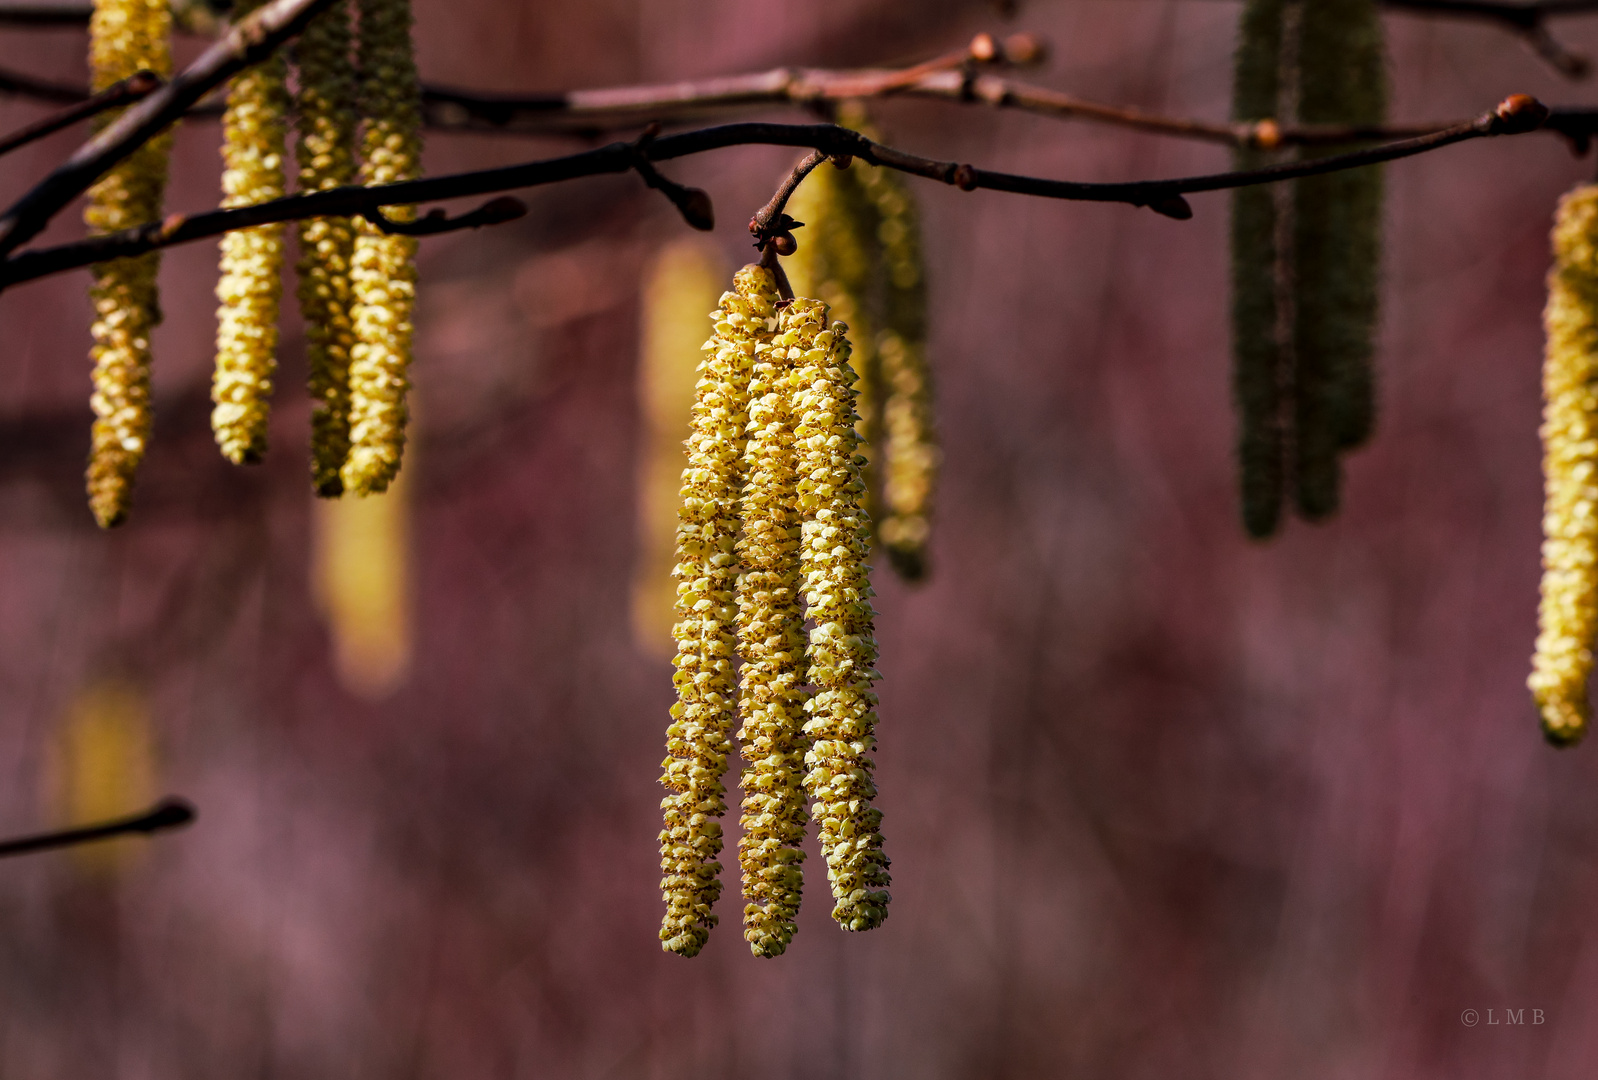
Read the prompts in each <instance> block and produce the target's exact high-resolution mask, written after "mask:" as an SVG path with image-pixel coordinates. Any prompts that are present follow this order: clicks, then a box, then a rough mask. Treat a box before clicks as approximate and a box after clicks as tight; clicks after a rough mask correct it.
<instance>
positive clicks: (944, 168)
mask: <svg viewBox="0 0 1598 1080" xmlns="http://www.w3.org/2000/svg"><path fill="white" fill-rule="evenodd" d="M1547 116H1548V110H1547V109H1546V108H1545V107H1544V106H1543V105H1542V104H1541V103H1540V102H1538V101H1537V100H1536V99H1534V98H1531V97H1528V96H1526V95H1524V94H1517V95H1515V96H1513V97H1511V98H1509V99H1507V100H1506V101H1505V102H1504V103H1503V104H1502V105H1500V106H1499V107H1498V108H1497V109H1496V110H1494V111H1493V112H1490V113H1487V114H1485V115H1484V116H1482V117H1480V118H1479V119H1477V120H1474V121H1472V122H1471V123H1468V124H1460V125H1458V126H1456V127H1452V128H1449V129H1447V130H1445V131H1439V132H1435V133H1433V134H1430V135H1425V136H1422V137H1420V138H1415V139H1405V140H1401V141H1399V142H1394V143H1388V144H1387V145H1385V146H1377V147H1372V148H1370V149H1366V150H1360V151H1358V152H1356V153H1351V154H1340V155H1336V156H1332V157H1324V158H1316V159H1314V160H1312V161H1303V162H1292V163H1287V164H1282V165H1275V166H1272V167H1270V168H1267V169H1258V170H1253V171H1249V172H1230V173H1216V174H1213V175H1207V176H1193V177H1185V178H1181V179H1173V180H1142V181H1134V182H1130V183H1123V184H1115V183H1111V184H1095V183H1077V182H1074V181H1069V180H1047V179H1042V178H1039V177H1032V176H1016V175H1013V174H1010V173H1001V172H990V171H987V170H984V169H976V168H973V167H972V166H970V165H964V164H960V163H958V162H952V161H936V160H934V159H932V158H924V157H919V156H917V155H915V154H907V153H905V152H904V151H902V150H895V149H893V148H892V147H889V146H883V145H881V144H880V143H875V142H872V141H871V140H870V139H868V138H866V137H865V136H863V135H861V134H860V133H859V132H856V131H850V130H849V129H848V128H842V127H837V126H835V125H832V124H726V125H723V126H721V127H714V128H705V129H703V130H700V131H689V132H684V133H682V134H679V135H667V136H663V137H661V138H658V139H655V140H653V141H651V142H648V143H647V144H645V145H643V146H640V145H638V144H637V143H612V144H611V145H610V146H605V147H601V148H599V149H597V150H588V151H584V152H583V153H579V154H570V155H568V156H566V157H561V158H554V159H552V160H548V161H534V162H529V163H527V164H524V165H511V166H506V167H504V168H499V169H484V170H482V171H479V172H470V173H457V174H455V175H453V176H438V177H425V178H423V179H420V180H407V181H404V182H402V183H396V184H384V185H380V186H376V187H343V188H333V189H331V190H328V191H317V192H309V193H305V194H300V195H291V196H288V197H287V198H283V199H274V200H272V201H271V202H265V203H258V204H256V205H254V206H243V207H239V208H237V209H232V210H212V211H209V212H207V213H202V214H195V215H193V216H190V217H184V216H183V215H179V214H174V215H172V216H171V217H169V218H168V219H167V220H166V221H164V222H159V223H155V222H152V223H151V224H148V225H144V226H141V227H139V228H136V229H128V230H125V231H123V232H119V233H111V234H109V235H106V236H97V237H91V238H89V239H87V240H80V241H77V242H75V243H70V244H61V245H59V246H57V247H52V248H45V249H43V250H40V251H28V252H23V253H21V254H19V255H14V256H12V257H11V258H9V259H7V260H6V261H5V262H3V263H0V286H4V285H13V284H16V283H18V282H22V281H30V280H32V279H34V278H38V277H43V276H45V275H47V274H54V273H59V272H60V271H63V270H71V269H74V268H76V267H81V266H88V265H90V264H92V263H96V262H103V261H105V260H107V259H115V258H124V257H127V256H132V255H142V254H144V253H145V252H147V251H154V250H156V249H158V248H165V247H171V246H173V245H175V244H182V243H188V242H190V241H194V240H200V239H203V238H206V237H211V236H218V235H220V234H222V233H224V232H228V231H230V230H233V229H243V228H249V227H250V226H252V225H266V224H270V223H273V222H279V221H298V220H302V219H304V218H310V217H356V216H360V215H363V214H365V213H366V212H367V211H368V210H371V209H373V208H376V207H383V206H398V205H406V204H410V203H419V202H432V201H436V200H440V199H451V198H460V197H463V196H472V195H487V194H494V193H497V192H503V191H511V190H515V189H518V188H527V187H536V186H539V185H542V184H553V183H558V182H560V181H563V180H575V179H577V178H578V177H583V176H599V175H603V174H607V173H622V172H627V171H629V170H631V169H634V168H636V167H637V166H636V163H637V160H638V156H639V155H640V154H642V155H644V156H645V157H646V158H647V159H648V160H650V161H668V160H671V159H674V158H679V157H686V156H688V155H690V154H700V153H705V152H707V151H710V150H719V149H723V148H725V147H730V146H748V145H766V146H804V147H810V148H812V149H814V150H818V151H820V152H821V153H822V154H823V155H826V156H828V157H838V158H842V157H858V158H860V159H862V160H863V161H866V162H867V163H869V164H873V165H881V166H885V167H887V168H890V169H897V170H899V171H900V172H906V173H911V174H913V175H915V176H922V177H926V178H928V179H931V180H939V181H942V182H943V183H946V184H953V185H955V186H957V187H959V188H961V189H962V190H965V191H973V190H977V189H987V190H990V191H1009V192H1015V193H1017V194H1023V195H1034V196H1038V197H1041V198H1049V199H1070V200H1078V201H1087V202H1118V203H1126V204H1128V205H1131V206H1147V207H1149V208H1151V209H1153V210H1155V211H1157V212H1159V213H1162V214H1165V215H1166V216H1168V217H1174V218H1186V217H1190V216H1192V210H1191V208H1190V207H1189V206H1188V205H1187V202H1186V200H1185V199H1183V197H1182V196H1183V195H1184V194H1191V193H1194V192H1201V191H1220V190H1224V189H1227V188H1236V187H1247V186H1250V185H1253V184H1264V183H1272V182H1274V181H1278V180H1290V179H1293V178H1295V177H1300V176H1314V175H1317V174H1320V173H1329V172H1338V171H1341V170H1343V169H1352V168H1358V167H1360V166H1363V165H1374V164H1377V163H1379V162H1383V161H1393V160H1396V159H1398V158H1403V157H1410V156H1412V155H1414V154H1421V153H1426V152H1427V151H1430V150H1436V149H1439V148H1441V147H1444V146H1449V145H1451V144H1453V143H1456V142H1464V141H1466V140H1468V139H1476V138H1483V137H1486V136H1495V135H1516V134H1521V133H1523V132H1527V131H1534V130H1536V128H1537V127H1538V125H1540V124H1541V123H1542V122H1543V120H1545V119H1546V118H1547Z"/></svg>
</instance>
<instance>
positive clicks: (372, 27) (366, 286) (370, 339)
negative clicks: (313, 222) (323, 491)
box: [342, 0, 422, 495]
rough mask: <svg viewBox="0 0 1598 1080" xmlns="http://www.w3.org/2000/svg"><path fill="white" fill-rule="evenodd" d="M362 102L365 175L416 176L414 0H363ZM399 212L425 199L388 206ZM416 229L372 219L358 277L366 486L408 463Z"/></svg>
mask: <svg viewBox="0 0 1598 1080" xmlns="http://www.w3.org/2000/svg"><path fill="white" fill-rule="evenodd" d="M360 16H361V18H360V40H359V48H358V50H357V53H358V60H359V67H360V71H361V78H362V82H361V93H360V108H361V115H362V117H363V119H364V121H365V127H364V129H363V130H362V132H361V138H360V150H361V173H360V179H361V182H362V183H363V184H389V183H393V182H395V181H399V180H409V179H412V178H414V177H415V176H417V175H418V174H419V172H420V169H421V150H422V143H421V97H420V90H419V88H418V86H417V81H416V63H415V60H414V59H413V57H412V55H411V7H410V0H360ZM385 213H386V214H387V216H388V217H389V218H391V219H393V220H395V221H410V220H413V219H414V218H415V214H416V210H415V207H410V206H405V207H398V206H391V207H388V208H387V209H386V210H385ZM415 256H416V239H415V238H414V237H410V236H399V235H390V234H387V233H384V232H383V231H382V230H381V229H379V228H378V227H377V226H375V225H373V224H371V223H370V222H367V221H362V222H360V223H359V226H358V228H357V231H356V238H355V253H354V256H353V260H352V263H351V275H350V276H351V282H352V286H353V295H354V299H355V307H354V313H353V322H354V330H355V345H354V348H353V349H352V350H351V354H350V452H349V457H348V458H347V459H345V462H344V466H343V470H342V477H343V481H344V489H345V490H346V491H352V492H354V493H356V494H357V495H366V494H369V493H371V492H374V491H382V490H384V489H385V488H387V487H388V485H389V482H390V481H391V480H393V479H394V476H395V474H396V473H398V472H399V467H400V456H401V454H402V453H403V451H404V449H405V423H406V419H407V415H408V414H407V412H406V407H405V395H406V392H407V391H408V390H409V389H410V378H409V375H408V374H407V369H408V368H409V366H410V359H411V313H412V309H413V308H414V306H415V301H416V262H415Z"/></svg>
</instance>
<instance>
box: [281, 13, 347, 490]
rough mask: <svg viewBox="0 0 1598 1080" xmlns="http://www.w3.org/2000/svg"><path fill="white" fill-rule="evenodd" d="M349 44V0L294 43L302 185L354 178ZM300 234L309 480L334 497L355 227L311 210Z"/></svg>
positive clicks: (316, 186)
mask: <svg viewBox="0 0 1598 1080" xmlns="http://www.w3.org/2000/svg"><path fill="white" fill-rule="evenodd" d="M350 48H351V36H350V8H349V0H339V2H338V3H335V4H333V5H332V6H331V7H329V8H328V9H327V10H325V11H323V12H322V13H321V14H320V15H318V16H317V17H316V18H314V19H312V20H311V22H310V25H308V26H307V27H306V28H305V33H304V34H302V35H301V36H300V39H299V41H298V42H297V43H296V45H295V50H294V54H295V58H296V60H297V62H298V66H299V95H298V99H297V101H296V107H297V111H298V113H299V142H298V145H297V148H296V157H297V159H298V161H299V173H300V175H299V181H300V185H299V186H300V190H301V191H322V190H325V189H327V188H334V187H342V186H344V185H345V184H349V183H352V182H354V179H355V120H356V116H355V69H354V66H353V64H352V63H351V59H350ZM299 240H300V258H299V262H298V264H297V270H298V274H299V284H298V296H299V302H300V314H301V315H302V316H303V317H304V319H305V353H306V363H307V364H308V366H309V367H310V391H311V483H312V485H313V486H314V487H315V489H316V493H317V494H318V495H322V496H325V497H331V496H335V495H338V494H340V493H342V492H343V490H344V480H343V477H342V476H341V475H340V470H342V469H343V467H344V460H345V458H347V457H348V456H349V452H350V350H351V348H352V347H353V345H354V343H355V333H354V327H353V325H352V323H351V320H350V314H351V311H350V308H351V303H352V298H351V292H350V261H351V258H352V256H353V254H354V248H355V229H354V225H353V223H352V222H351V221H350V219H349V218H313V219H311V220H309V221H302V222H300V223H299Z"/></svg>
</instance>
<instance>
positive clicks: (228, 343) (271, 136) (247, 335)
mask: <svg viewBox="0 0 1598 1080" xmlns="http://www.w3.org/2000/svg"><path fill="white" fill-rule="evenodd" d="M260 3H261V0H245V2H242V3H239V4H237V5H235V7H234V14H235V15H247V14H249V13H250V12H251V11H253V10H254V9H255V8H256V7H259V6H260ZM287 74H288V66H287V64H286V63H285V62H284V60H283V57H282V55H281V54H278V55H274V56H271V57H269V58H267V59H266V60H263V61H262V62H261V63H259V64H256V65H255V66H254V67H252V68H249V69H248V70H246V71H244V72H241V73H240V74H238V75H236V76H234V78H233V83H232V85H231V86H230V87H229V88H228V103H227V111H226V112H225V113H224V114H223V117H222V161H223V163H224V170H223V172H222V205H223V206H224V207H236V206H253V205H254V204H256V203H261V202H266V201H267V200H269V199H279V198H282V197H283V193H284V181H283V153H284V128H285V124H286V118H287V114H288V104H289V102H288V89H287V87H286V85H285V80H286V77H287ZM282 275H283V226H282V225H280V224H278V225H257V226H255V227H254V228H252V229H238V230H236V231H234V232H230V233H228V234H227V235H226V236H224V237H223V238H222V278H221V280H220V281H219V282H218V283H217V286H216V297H217V299H218V300H220V301H221V302H222V306H221V307H220V308H219V309H218V310H217V332H216V375H215V378H214V380H213V382H212V386H211V400H212V401H213V402H214V403H215V407H214V408H213V409H212V410H211V430H212V432H213V433H214V434H215V436H216V442H217V445H218V446H220V447H221V448H222V453H223V455H224V456H225V457H226V458H227V459H228V460H229V461H231V462H233V463H234V464H236V465H244V464H255V463H258V462H260V461H261V460H262V458H264V457H265V455H266V431H267V422H268V420H269V417H270V414H269V411H268V410H269V407H270V405H269V403H270V399H271V395H272V376H273V375H274V374H275V373H276V371H277V309H278V301H279V300H280V299H281V297H282V293H283V277H282Z"/></svg>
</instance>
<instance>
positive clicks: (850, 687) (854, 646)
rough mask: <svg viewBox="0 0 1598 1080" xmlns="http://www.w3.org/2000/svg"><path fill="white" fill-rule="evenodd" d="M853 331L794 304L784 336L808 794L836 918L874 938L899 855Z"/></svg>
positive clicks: (817, 305)
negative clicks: (877, 767) (883, 802)
mask: <svg viewBox="0 0 1598 1080" xmlns="http://www.w3.org/2000/svg"><path fill="white" fill-rule="evenodd" d="M846 329H847V328H846V327H845V326H844V325H843V324H842V323H833V324H832V325H831V326H828V325H827V308H826V305H825V304H823V303H821V302H820V301H817V300H795V301H794V302H793V304H792V305H791V306H789V307H788V309H787V310H785V311H784V312H783V315H782V319H781V321H780V322H779V323H778V326H777V333H778V341H779V342H781V343H786V344H787V345H788V348H789V350H790V354H791V355H794V357H795V360H796V363H797V368H798V370H797V376H798V377H797V383H798V393H797V396H796V400H795V403H794V412H795V413H796V414H797V415H798V417H799V420H798V427H797V428H796V430H795V437H796V442H797V445H798V448H799V485H798V488H799V513H800V516H801V518H802V519H803V522H804V524H803V534H802V538H801V543H800V563H801V566H802V569H803V572H804V588H805V603H806V604H807V606H808V608H809V612H810V617H811V619H812V620H813V622H814V624H815V625H814V627H813V629H812V630H811V632H810V648H809V650H808V658H809V661H810V680H811V682H812V683H814V684H815V686H816V688H817V689H816V693H815V694H814V696H812V697H811V699H810V701H809V703H808V705H807V706H806V708H807V710H808V712H809V713H810V721H809V722H808V723H807V724H806V725H805V734H806V735H807V736H809V738H810V740H811V749H810V752H809V753H808V754H807V755H806V756H805V764H806V765H808V766H809V772H808V773H806V774H805V789H806V790H807V791H808V792H809V793H810V798H811V802H812V804H813V807H814V813H815V817H816V820H817V823H818V828H819V831H820V834H821V852H822V855H823V857H825V859H826V860H827V876H828V877H829V878H830V879H831V880H832V895H833V898H834V899H835V900H836V901H837V903H836V904H835V905H834V907H833V910H832V917H833V918H834V919H836V920H837V921H838V922H839V923H841V924H842V925H843V927H844V928H845V929H847V930H870V929H872V928H873V927H876V926H879V925H881V923H882V920H883V919H885V918H887V917H888V908H887V905H888V893H887V891H886V890H887V886H888V858H887V856H886V855H884V854H883V853H882V834H881V832H880V830H879V827H878V826H879V824H880V822H881V820H882V814H881V812H880V811H878V810H877V809H876V808H874V807H873V806H872V805H871V801H872V799H874V798H875V797H876V793H877V792H876V786H875V784H873V783H872V779H871V773H872V770H873V767H874V762H873V760H872V757H871V751H872V750H873V749H874V748H875V746H876V738H875V736H874V735H873V734H872V731H873V728H874V726H875V723H876V704H877V696H876V694H874V693H872V691H871V684H872V683H873V682H874V681H875V680H876V678H877V673H876V671H875V669H874V667H873V665H874V664H875V663H876V659H877V642H876V639H875V638H874V637H873V636H872V632H873V631H872V615H873V612H872V608H871V599H870V598H871V596H872V595H873V593H872V590H871V585H870V582H869V580H868V578H867V572H868V568H867V566H866V562H865V560H866V554H867V550H868V543H869V541H870V537H871V523H870V520H869V519H868V518H867V517H866V515H865V513H864V512H863V511H862V509H861V505H860V501H861V497H862V496H863V495H864V493H865V484H864V483H863V482H862V481H861V477H860V465H861V464H862V463H863V459H862V458H861V457H860V456H859V455H858V454H857V453H856V449H857V442H858V438H857V435H856V432H855V419H856V418H855V412H854V400H855V391H854V387H853V382H854V371H853V370H852V369H851V368H850V367H849V343H848V341H847V340H846V338H845V336H844V335H845V331H846Z"/></svg>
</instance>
